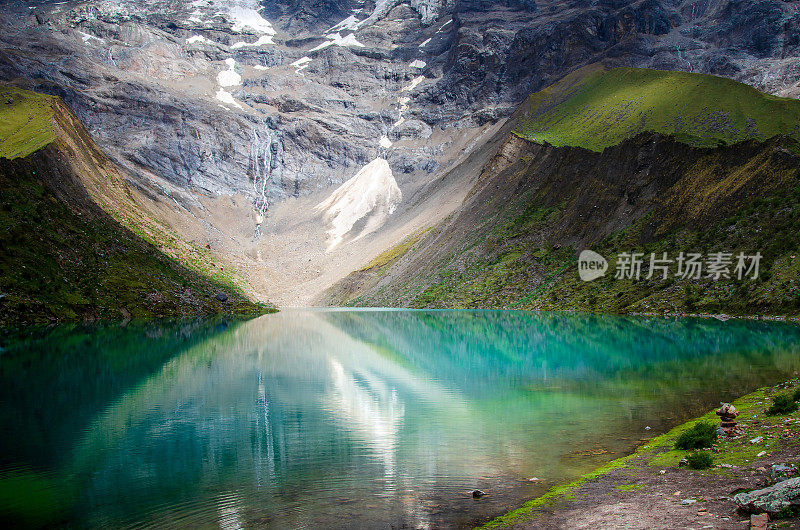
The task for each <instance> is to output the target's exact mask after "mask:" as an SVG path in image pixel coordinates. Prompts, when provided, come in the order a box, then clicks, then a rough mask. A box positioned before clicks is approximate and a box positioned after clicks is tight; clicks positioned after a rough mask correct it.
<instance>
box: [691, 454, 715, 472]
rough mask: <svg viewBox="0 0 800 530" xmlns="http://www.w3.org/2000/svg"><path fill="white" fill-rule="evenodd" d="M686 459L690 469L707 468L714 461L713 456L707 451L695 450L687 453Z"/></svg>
mask: <svg viewBox="0 0 800 530" xmlns="http://www.w3.org/2000/svg"><path fill="white" fill-rule="evenodd" d="M686 461H687V462H688V463H689V467H690V468H692V469H708V468H710V467H711V465H712V464H713V463H714V457H713V456H711V453H709V452H708V451H696V452H694V453H690V454H689V455H687V456H686Z"/></svg>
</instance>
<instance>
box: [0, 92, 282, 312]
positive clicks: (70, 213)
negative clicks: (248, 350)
mask: <svg viewBox="0 0 800 530" xmlns="http://www.w3.org/2000/svg"><path fill="white" fill-rule="evenodd" d="M0 101H2V103H0V105H2V106H0V186H2V189H3V193H2V196H0V293H2V295H0V308H1V309H2V311H0V324H2V325H11V324H28V323H34V322H35V323H43V322H54V321H60V320H75V319H98V318H111V319H122V320H124V319H130V318H142V317H155V316H169V317H173V316H184V315H207V314H218V313H227V314H256V313H260V312H265V311H269V310H270V308H269V307H267V306H260V305H257V304H254V303H252V302H250V301H249V300H248V298H247V297H246V296H245V295H244V294H243V293H242V292H241V289H239V288H238V287H236V286H235V285H234V284H233V283H232V282H231V281H229V280H227V279H226V278H225V277H224V276H221V275H219V274H217V278H216V279H213V278H210V277H208V276H207V275H205V274H201V273H200V272H198V271H197V270H192V269H190V268H189V267H187V266H185V265H182V264H180V263H179V262H178V261H177V260H176V259H174V258H172V257H169V256H167V255H165V254H163V253H162V252H161V251H160V250H159V249H158V248H157V247H156V246H155V245H154V244H153V243H155V241H153V242H149V241H147V240H146V239H145V238H147V239H152V238H151V236H152V235H154V234H156V233H157V231H156V230H155V228H154V227H153V226H152V225H149V224H148V220H147V219H146V218H145V217H144V216H143V211H144V209H143V208H140V207H138V206H137V198H136V194H135V192H133V191H132V190H130V189H129V188H128V186H127V185H126V184H125V182H124V180H123V179H122V178H121V177H120V175H119V173H118V172H117V170H116V168H115V167H114V165H113V164H112V163H111V162H110V161H109V160H108V159H107V158H106V157H105V156H104V155H103V154H102V153H101V152H100V151H99V150H98V149H97V147H96V146H95V145H94V144H93V143H92V140H91V138H90V137H89V135H88V133H87V132H86V130H85V129H84V128H83V126H82V125H81V124H80V122H79V121H78V119H77V118H76V117H75V115H74V114H73V113H72V112H71V111H70V110H69V109H68V108H67V107H66V106H65V105H64V103H63V102H61V100H59V99H58V98H56V97H52V96H44V95H41V94H37V93H33V92H28V91H25V90H20V89H17V88H15V87H8V86H5V87H0ZM103 206H106V207H107V209H104V208H103ZM126 211H127V212H130V215H126V214H125V213H123V212H126ZM115 216H116V217H119V218H120V219H121V220H123V221H124V222H125V224H123V223H121V222H120V221H119V220H117V219H116V218H115ZM194 264H195V268H196V269H200V270H202V265H204V266H208V265H209V264H210V262H209V261H207V260H206V263H201V259H195V261H194Z"/></svg>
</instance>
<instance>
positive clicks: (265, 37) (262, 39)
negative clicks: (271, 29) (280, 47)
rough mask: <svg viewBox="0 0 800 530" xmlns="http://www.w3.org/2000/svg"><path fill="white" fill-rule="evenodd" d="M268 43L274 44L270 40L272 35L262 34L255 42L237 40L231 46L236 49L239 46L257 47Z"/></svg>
mask: <svg viewBox="0 0 800 530" xmlns="http://www.w3.org/2000/svg"><path fill="white" fill-rule="evenodd" d="M268 44H275V43H274V42H272V35H262V36H261V37H259V38H258V40H257V41H255V42H237V43H236V44H234V45H233V46H231V48H233V49H234V50H238V49H239V48H258V47H259V46H266V45H268Z"/></svg>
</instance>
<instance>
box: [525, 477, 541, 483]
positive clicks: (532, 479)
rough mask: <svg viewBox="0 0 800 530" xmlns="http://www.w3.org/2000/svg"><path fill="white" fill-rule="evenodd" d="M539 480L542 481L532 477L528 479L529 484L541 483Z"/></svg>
mask: <svg viewBox="0 0 800 530" xmlns="http://www.w3.org/2000/svg"><path fill="white" fill-rule="evenodd" d="M539 480H541V479H539V478H537V477H531V478H529V479H528V482H539Z"/></svg>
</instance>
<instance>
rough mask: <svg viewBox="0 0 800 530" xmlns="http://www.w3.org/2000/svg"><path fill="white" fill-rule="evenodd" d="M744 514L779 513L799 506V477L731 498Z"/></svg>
mask: <svg viewBox="0 0 800 530" xmlns="http://www.w3.org/2000/svg"><path fill="white" fill-rule="evenodd" d="M733 501H734V502H735V503H736V504H737V505H738V507H739V510H741V511H743V512H746V513H761V512H767V513H780V512H783V511H784V510H787V509H789V508H793V507H799V506H800V477H798V478H792V479H788V480H784V481H782V482H779V483H777V484H775V485H774V486H770V487H768V488H764V489H760V490H755V491H749V492H747V493H739V494H738V495H735V496H734V497H733Z"/></svg>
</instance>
